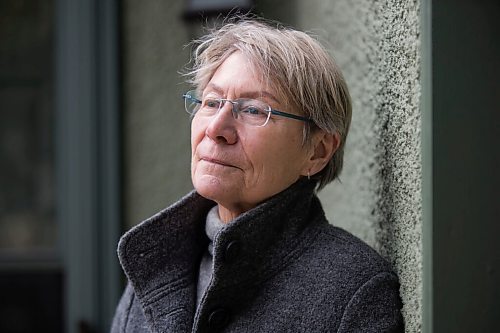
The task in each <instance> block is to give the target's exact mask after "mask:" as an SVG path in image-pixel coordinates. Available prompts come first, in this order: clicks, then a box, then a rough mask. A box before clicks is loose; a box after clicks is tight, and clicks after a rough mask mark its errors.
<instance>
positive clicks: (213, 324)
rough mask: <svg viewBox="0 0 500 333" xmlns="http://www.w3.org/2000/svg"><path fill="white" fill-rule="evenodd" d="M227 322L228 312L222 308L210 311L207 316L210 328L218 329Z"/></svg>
mask: <svg viewBox="0 0 500 333" xmlns="http://www.w3.org/2000/svg"><path fill="white" fill-rule="evenodd" d="M228 322H229V314H228V313H227V311H226V310H224V309H217V310H214V311H212V313H211V314H210V315H209V316H208V327H209V328H210V329H211V330H218V329H221V328H223V327H224V326H226V325H227V323H228Z"/></svg>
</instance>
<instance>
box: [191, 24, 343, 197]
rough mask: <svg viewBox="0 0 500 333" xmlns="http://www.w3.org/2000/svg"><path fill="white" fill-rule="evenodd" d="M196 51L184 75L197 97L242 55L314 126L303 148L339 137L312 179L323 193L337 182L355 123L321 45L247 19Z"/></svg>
mask: <svg viewBox="0 0 500 333" xmlns="http://www.w3.org/2000/svg"><path fill="white" fill-rule="evenodd" d="M193 45H194V50H193V54H192V68H190V69H189V70H188V72H187V74H186V75H188V76H189V77H190V78H191V79H190V81H189V82H190V83H191V84H193V85H194V86H195V87H196V90H197V91H198V92H199V93H201V92H202V91H203V90H204V89H205V87H206V86H207V84H208V83H209V81H210V79H211V78H212V76H213V75H214V73H215V71H216V70H217V68H218V67H219V66H220V65H221V64H222V63H223V62H224V61H225V60H226V59H227V58H228V57H229V56H230V55H231V54H232V53H234V52H235V51H240V52H242V54H243V55H245V57H247V59H249V61H250V62H251V63H252V64H253V65H254V66H255V67H256V68H257V70H258V71H260V75H262V78H263V79H265V80H266V81H267V82H268V83H269V84H270V86H271V87H272V88H273V89H274V90H275V93H276V94H278V97H280V98H281V99H283V101H284V102H285V103H286V105H285V106H286V107H290V108H294V109H295V110H297V111H298V112H299V113H300V114H302V115H304V116H306V117H309V118H311V119H312V120H313V123H311V124H306V125H305V126H304V138H303V139H304V144H308V143H310V137H311V136H310V134H311V131H314V130H318V129H321V130H323V131H326V132H327V133H331V134H333V133H338V135H339V137H340V145H339V147H338V149H337V151H336V152H335V153H334V155H333V156H332V158H331V160H330V161H329V162H328V164H327V165H326V166H325V167H324V168H323V170H321V171H320V172H318V173H317V174H316V175H314V176H311V178H312V179H315V180H316V181H317V183H318V185H317V187H318V190H320V189H322V188H323V187H324V186H325V185H326V184H328V183H330V182H331V181H333V180H334V179H336V178H337V177H338V176H339V174H340V172H341V170H342V165H343V157H344V146H345V141H346V138H347V133H348V131H349V125H350V122H351V113H352V109H351V99H350V96H349V91H348V89H347V85H346V82H345V80H344V78H343V76H342V73H341V72H340V70H339V68H338V67H337V65H336V64H335V62H334V61H333V59H332V58H331V56H330V55H329V54H328V52H327V51H326V49H325V48H324V47H323V46H322V45H321V44H320V43H319V42H318V40H316V39H315V38H313V37H311V36H310V35H308V34H307V33H304V32H301V31H297V30H294V29H291V28H288V27H284V26H283V25H281V24H279V23H271V22H270V21H266V20H263V19H261V18H248V17H244V18H239V19H238V20H230V21H229V22H225V23H224V25H223V26H222V27H220V28H215V29H211V30H209V32H208V34H207V35H205V36H203V37H201V38H200V39H197V40H195V41H193Z"/></svg>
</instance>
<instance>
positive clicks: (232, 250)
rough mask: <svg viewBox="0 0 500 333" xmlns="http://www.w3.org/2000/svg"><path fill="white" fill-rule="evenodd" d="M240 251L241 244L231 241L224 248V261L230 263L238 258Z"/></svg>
mask: <svg viewBox="0 0 500 333" xmlns="http://www.w3.org/2000/svg"><path fill="white" fill-rule="evenodd" d="M240 250H241V243H240V242H238V241H232V242H230V243H229V244H227V246H226V251H225V252H224V261H226V262H232V261H235V260H236V258H238V255H239V254H240Z"/></svg>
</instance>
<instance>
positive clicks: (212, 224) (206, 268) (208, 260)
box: [196, 206, 225, 307]
mask: <svg viewBox="0 0 500 333" xmlns="http://www.w3.org/2000/svg"><path fill="white" fill-rule="evenodd" d="M224 226H225V224H224V223H223V222H222V221H221V220H220V218H219V212H218V209H217V206H213V207H212V209H210V211H209V212H208V214H207V221H206V222H205V233H206V234H207V237H208V240H209V243H208V247H207V250H206V251H205V253H204V254H203V258H201V263H200V271H199V273H198V288H197V294H196V307H198V306H199V305H200V302H201V298H202V297H203V294H204V293H205V290H206V289H207V287H208V284H209V283H210V279H211V278H212V271H213V255H214V239H215V235H217V233H218V232H219V231H220V230H221V229H222V228H224Z"/></svg>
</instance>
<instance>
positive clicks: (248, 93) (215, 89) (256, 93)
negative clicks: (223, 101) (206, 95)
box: [205, 82, 279, 103]
mask: <svg viewBox="0 0 500 333" xmlns="http://www.w3.org/2000/svg"><path fill="white" fill-rule="evenodd" d="M207 89H208V90H211V91H213V92H216V93H218V94H219V95H223V94H224V89H222V87H220V86H218V85H217V84H215V83H212V82H211V83H209V84H207V86H206V88H205V90H207ZM239 97H240V98H241V97H243V98H253V99H256V98H262V97H266V98H269V99H272V100H273V101H275V102H276V103H279V101H278V100H277V99H276V97H274V95H273V94H271V93H269V92H267V91H244V92H242V93H241V94H240V96H239Z"/></svg>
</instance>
